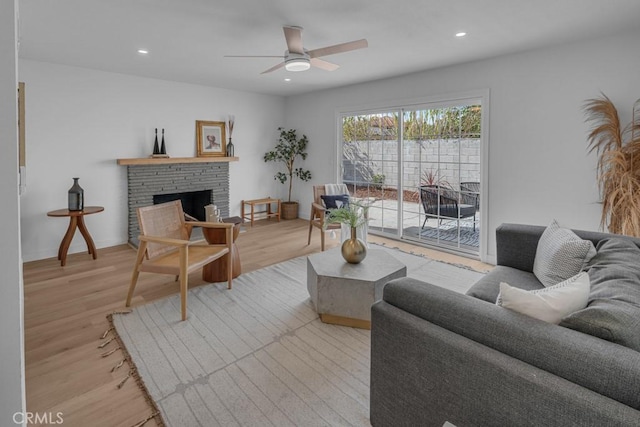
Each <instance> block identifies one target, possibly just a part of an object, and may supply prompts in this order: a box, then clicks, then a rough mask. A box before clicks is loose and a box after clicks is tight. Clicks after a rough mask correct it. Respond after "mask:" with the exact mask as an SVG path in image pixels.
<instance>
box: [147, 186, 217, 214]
mask: <svg viewBox="0 0 640 427" xmlns="http://www.w3.org/2000/svg"><path fill="white" fill-rule="evenodd" d="M211 195H212V190H202V191H189V192H185V193H172V194H155V195H154V196H153V204H154V205H157V204H160V203H166V202H172V201H174V200H180V201H181V202H182V210H183V211H184V213H186V214H187V215H191V216H192V217H194V218H196V219H198V221H205V214H204V207H205V206H207V205H209V204H211V203H212V200H211Z"/></svg>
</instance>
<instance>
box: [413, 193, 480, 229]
mask: <svg viewBox="0 0 640 427" xmlns="http://www.w3.org/2000/svg"><path fill="white" fill-rule="evenodd" d="M420 202H421V203H422V207H423V209H424V213H425V214H426V216H425V218H424V222H423V223H422V228H424V226H425V224H426V223H427V219H428V218H429V216H432V217H437V218H439V219H440V223H442V220H443V219H452V220H461V219H464V218H470V217H473V231H475V230H476V221H475V219H476V205H475V204H466V203H461V194H460V192H459V191H456V190H454V189H452V188H447V187H443V186H440V185H423V186H421V187H420Z"/></svg>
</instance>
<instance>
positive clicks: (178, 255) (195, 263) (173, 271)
mask: <svg viewBox="0 0 640 427" xmlns="http://www.w3.org/2000/svg"><path fill="white" fill-rule="evenodd" d="M137 214H138V223H139V224H140V237H139V240H140V246H138V256H137V258H136V263H135V265H134V267H133V274H132V276H131V284H130V285H129V293H128V294H127V302H126V306H127V307H129V306H130V305H131V298H132V297H133V291H134V290H135V288H136V283H137V282H138V276H139V274H140V272H148V273H158V274H170V275H173V276H177V277H176V280H177V279H178V278H179V279H180V300H181V310H182V320H186V318H187V289H188V280H189V273H191V272H193V271H195V270H198V269H200V268H202V267H204V266H205V265H207V264H209V263H210V262H212V261H215V260H216V259H218V258H221V257H222V256H224V255H225V254H232V244H233V237H232V236H233V224H231V223H219V222H216V223H213V222H196V221H193V222H192V221H189V222H185V219H184V212H183V211H182V203H181V202H180V201H179V200H174V201H172V202H168V203H161V204H157V205H152V206H145V207H142V208H138V209H137ZM194 226H200V227H206V228H224V229H225V231H226V238H225V243H224V244H207V243H206V242H205V241H204V240H200V241H195V242H191V241H190V240H189V237H190V236H191V229H192V227H194ZM145 258H146V259H145ZM232 258H233V257H232V256H228V257H227V288H228V289H231V283H232V280H233V268H232Z"/></svg>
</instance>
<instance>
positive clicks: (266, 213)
mask: <svg viewBox="0 0 640 427" xmlns="http://www.w3.org/2000/svg"><path fill="white" fill-rule="evenodd" d="M280 203H281V202H280V199H272V198H271V197H265V198H264V199H253V200H243V201H242V214H241V216H242V220H243V221H244V220H245V219H250V220H251V226H252V227H253V221H254V220H255V215H260V216H259V217H258V219H261V218H270V217H272V216H275V217H276V218H278V221H280ZM271 204H275V205H276V206H277V208H276V210H275V211H272V210H271ZM245 205H249V206H251V212H250V213H249V214H245V209H244V206H245ZM259 205H266V207H265V210H263V211H256V210H255V208H256V206H259ZM263 214H264V215H263Z"/></svg>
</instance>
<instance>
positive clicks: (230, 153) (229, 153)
mask: <svg viewBox="0 0 640 427" xmlns="http://www.w3.org/2000/svg"><path fill="white" fill-rule="evenodd" d="M233 150H234V148H233V142H231V138H229V143H228V144H227V157H233V155H234V154H233Z"/></svg>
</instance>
